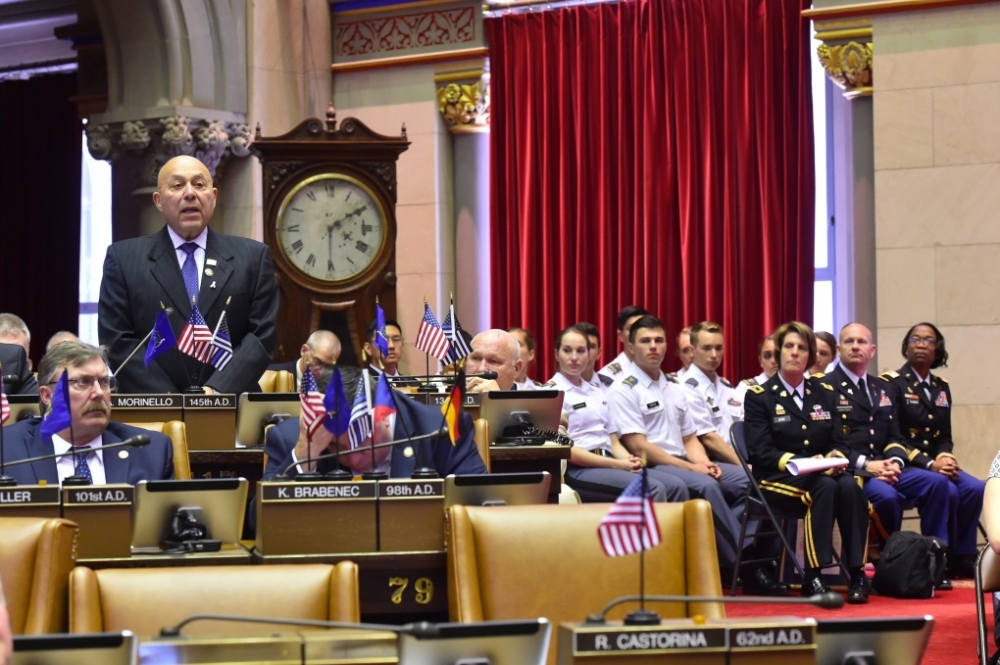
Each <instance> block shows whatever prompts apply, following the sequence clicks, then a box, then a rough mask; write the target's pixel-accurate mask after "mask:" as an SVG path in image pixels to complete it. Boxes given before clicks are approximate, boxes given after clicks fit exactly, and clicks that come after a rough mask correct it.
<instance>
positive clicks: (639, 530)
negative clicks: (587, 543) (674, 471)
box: [597, 467, 660, 556]
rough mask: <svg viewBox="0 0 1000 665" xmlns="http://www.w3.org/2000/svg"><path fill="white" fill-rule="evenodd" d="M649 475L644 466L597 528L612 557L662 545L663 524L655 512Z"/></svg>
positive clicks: (602, 544)
mask: <svg viewBox="0 0 1000 665" xmlns="http://www.w3.org/2000/svg"><path fill="white" fill-rule="evenodd" d="M645 476H646V469H645V467H644V468H643V470H642V473H641V474H638V475H636V477H635V479H634V480H633V481H632V482H631V483H629V486H628V487H626V488H625V491H624V492H622V494H621V496H619V497H618V498H617V499H616V500H615V502H614V504H613V505H612V506H611V510H610V511H608V514H607V515H605V516H604V519H603V520H601V525H600V526H599V527H597V537H598V538H599V539H600V541H601V547H603V548H604V553H605V554H607V555H608V556H621V555H623V554H634V553H635V552H641V551H642V550H648V549H649V548H651V547H655V546H657V545H659V544H660V525H659V524H657V522H656V513H655V512H653V500H652V499H651V498H650V494H649V491H648V490H646V489H645V485H646V477H645ZM644 495H645V496H644Z"/></svg>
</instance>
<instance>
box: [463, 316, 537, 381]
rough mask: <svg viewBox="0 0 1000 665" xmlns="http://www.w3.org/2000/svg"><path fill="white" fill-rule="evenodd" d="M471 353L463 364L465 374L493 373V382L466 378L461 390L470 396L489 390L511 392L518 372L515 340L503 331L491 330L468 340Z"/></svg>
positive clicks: (518, 357)
mask: <svg viewBox="0 0 1000 665" xmlns="http://www.w3.org/2000/svg"><path fill="white" fill-rule="evenodd" d="M471 347H472V353H470V354H469V357H468V358H467V359H466V360H465V373H466V374H482V373H483V372H487V371H494V372H496V373H497V378H495V379H483V378H480V377H469V378H468V379H467V380H466V383H465V387H466V390H467V391H468V392H469V393H470V394H476V393H485V392H489V391H491V390H511V389H512V388H513V387H514V380H515V379H516V378H517V373H518V372H520V371H521V366H522V365H523V363H524V361H523V360H521V345H520V344H518V342H517V338H516V337H514V336H513V335H511V334H510V333H509V332H507V331H506V330H500V329H499V328H493V329H492V330H485V331H483V332H481V333H479V334H478V335H476V336H475V337H473V338H472V344H471Z"/></svg>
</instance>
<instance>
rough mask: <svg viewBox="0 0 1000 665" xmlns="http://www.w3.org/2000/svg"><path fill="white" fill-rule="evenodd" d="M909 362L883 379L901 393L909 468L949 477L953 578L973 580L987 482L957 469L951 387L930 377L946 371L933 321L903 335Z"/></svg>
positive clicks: (941, 341) (898, 399)
mask: <svg viewBox="0 0 1000 665" xmlns="http://www.w3.org/2000/svg"><path fill="white" fill-rule="evenodd" d="M902 352H903V357H904V358H906V364H905V365H903V366H902V367H900V368H899V371H898V372H887V373H886V374H883V375H882V378H884V379H888V380H889V381H891V383H892V386H893V389H894V390H895V392H896V399H895V400H893V403H894V404H896V405H897V408H898V409H899V431H900V433H901V434H902V435H903V438H904V439H905V440H906V443H907V445H908V446H909V447H910V466H914V467H916V468H918V469H927V470H928V471H937V472H939V473H943V474H944V475H946V476H948V479H949V480H951V483H950V485H949V488H950V494H951V506H950V513H949V518H948V548H949V556H948V563H949V565H950V566H951V574H952V575H953V576H954V577H970V578H971V577H974V573H975V563H976V540H977V538H978V535H979V534H978V527H979V513H980V512H981V511H982V509H983V492H984V490H985V484H984V483H983V481H981V480H979V479H978V478H976V477H975V476H972V475H970V474H968V473H966V472H965V471H962V469H961V468H960V467H959V465H958V459H957V458H956V456H955V453H954V447H955V444H954V442H953V441H952V438H951V389H950V388H949V387H948V382H947V381H945V380H944V379H943V378H941V377H940V376H935V375H934V374H932V373H931V370H932V369H937V368H938V367H947V364H948V351H947V350H946V349H945V345H944V335H942V334H941V331H940V330H938V329H937V326H935V325H934V324H932V323H918V324H917V325H915V326H913V327H912V328H910V330H909V332H907V333H906V335H905V336H904V337H903V347H902Z"/></svg>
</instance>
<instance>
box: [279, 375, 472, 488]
mask: <svg viewBox="0 0 1000 665" xmlns="http://www.w3.org/2000/svg"><path fill="white" fill-rule="evenodd" d="M344 388H345V392H346V393H347V401H348V403H353V402H354V394H355V392H356V391H357V384H353V385H345V386H344ZM372 390H373V391H374V386H373V387H372ZM393 396H394V397H395V401H396V409H397V413H396V415H395V423H394V426H393V427H392V429H391V430H390V429H389V428H388V426H387V425H388V421H389V419H388V418H387V419H385V420H383V421H381V422H380V423H379V425H380V426H381V427H382V428H384V429H382V430H381V431H380V430H379V429H376V432H375V436H374V438H375V441H376V443H382V442H385V441H391V440H394V439H405V438H407V437H410V436H417V435H420V434H427V433H428V432H433V431H434V430H436V429H439V428H440V427H441V426H442V425H444V417H443V416H442V415H441V411H440V410H439V409H436V408H434V407H430V406H426V405H424V404H420V403H419V402H415V401H413V400H412V399H410V398H409V397H407V396H406V395H404V394H402V393H399V392H395V391H394V392H393ZM473 430H474V428H473V425H472V418H470V417H469V415H468V414H467V413H463V414H462V419H461V420H460V422H459V431H460V434H461V436H460V437H459V439H458V441H456V442H455V445H454V446H452V445H451V443H450V441H449V440H448V437H447V436H443V437H441V438H436V439H429V440H424V441H419V442H416V443H413V444H401V445H399V446H396V447H393V448H381V449H377V450H376V451H375V452H376V456H375V457H376V462H377V464H378V466H379V468H382V469H384V470H386V471H388V472H389V477H390V478H409V477H410V474H412V473H413V470H414V469H415V468H416V466H417V462H418V461H419V462H420V463H421V464H426V465H427V466H429V467H431V468H433V469H435V470H436V471H437V472H438V473H439V474H441V476H442V477H444V476H446V475H448V474H451V473H486V465H485V464H483V460H482V458H481V457H480V456H479V451H478V450H477V449H476V444H475V442H474V441H473V438H472V437H473ZM338 444H339V445H340V450H341V455H340V464H341V466H343V467H345V468H347V469H348V470H350V471H352V472H355V473H362V472H364V471H367V470H368V469H369V468H371V459H372V458H371V450H370V448H369V447H368V446H369V445H370V444H371V440H368V441H365V442H364V443H363V444H362V445H361V447H360V448H358V449H357V450H349V444H348V441H347V435H346V434H345V435H344V436H343V437H341V439H340V440H336V441H335V440H334V438H333V435H332V434H331V433H330V432H329V430H327V429H326V428H325V427H321V428H319V430H318V431H317V432H316V434H314V435H313V441H312V443H311V444H310V443H309V442H308V440H307V437H306V433H305V428H303V427H301V426H300V423H299V419H298V418H290V419H288V420H286V421H284V422H282V423H280V424H278V425H276V426H274V427H272V428H271V429H270V430H268V433H267V439H266V442H265V446H264V452H265V453H266V454H267V468H266V469H264V478H263V479H264V480H274V478H275V477H276V476H278V475H279V474H286V475H288V476H289V477H294V476H295V475H297V474H298V473H299V471H300V470H301V471H312V470H314V469H315V467H316V466H317V465H318V466H319V469H318V470H319V471H320V472H321V473H326V472H328V471H330V470H332V469H333V468H335V464H334V461H333V457H324V458H323V459H321V460H320V461H319V462H308V463H306V464H299V463H298V462H299V461H300V460H304V459H307V458H310V457H311V458H316V457H319V456H321V455H325V454H327V455H328V454H331V453H332V452H333V450H334V446H335V445H338Z"/></svg>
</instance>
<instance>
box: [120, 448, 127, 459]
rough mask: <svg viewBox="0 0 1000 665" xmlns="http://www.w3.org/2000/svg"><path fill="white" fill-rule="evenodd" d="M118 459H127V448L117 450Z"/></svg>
mask: <svg viewBox="0 0 1000 665" xmlns="http://www.w3.org/2000/svg"><path fill="white" fill-rule="evenodd" d="M118 459H128V451H127V450H119V451H118Z"/></svg>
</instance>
